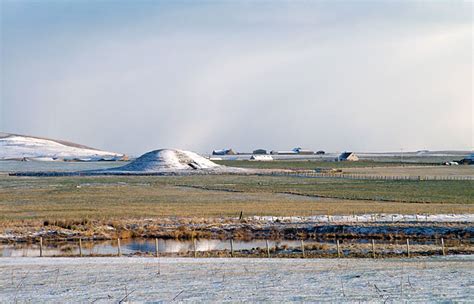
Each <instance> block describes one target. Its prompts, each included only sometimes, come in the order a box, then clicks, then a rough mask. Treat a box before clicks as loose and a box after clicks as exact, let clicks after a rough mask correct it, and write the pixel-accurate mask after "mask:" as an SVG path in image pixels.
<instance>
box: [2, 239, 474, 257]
mask: <svg viewBox="0 0 474 304" xmlns="http://www.w3.org/2000/svg"><path fill="white" fill-rule="evenodd" d="M123 241H125V242H127V240H121V239H120V238H118V239H115V240H112V241H110V243H109V244H108V246H106V245H104V243H103V241H102V242H100V241H94V240H84V241H83V240H82V239H78V240H77V241H75V242H66V243H63V244H62V245H61V246H54V243H49V244H48V243H45V241H44V240H43V238H42V237H40V238H39V239H38V240H36V241H35V242H34V243H32V244H28V247H26V248H27V250H28V253H27V254H25V251H23V255H19V254H16V255H8V254H7V255H5V253H4V255H3V256H30V257H31V256H37V257H88V256H118V257H120V256H136V255H140V256H155V257H176V256H179V257H194V258H198V257H249V258H251V257H260V258H344V257H358V258H388V257H415V256H430V255H442V256H444V255H448V254H449V255H452V254H474V248H473V246H472V240H471V239H447V240H445V239H444V238H434V239H415V238H411V239H410V238H406V239H398V240H391V241H387V240H379V239H362V240H360V239H359V240H355V239H344V238H343V239H337V238H336V239H334V240H332V241H325V242H320V241H314V240H304V239H301V240H291V242H290V243H288V242H285V241H276V240H269V239H266V240H259V245H258V246H250V247H249V246H247V248H242V245H241V244H239V241H235V240H233V239H230V240H226V241H223V240H219V242H220V244H219V246H218V248H209V247H206V246H205V245H203V244H202V243H201V240H199V239H192V240H191V241H188V242H187V245H186V246H184V250H178V251H167V250H163V248H161V249H160V246H159V241H160V240H159V239H147V240H146V241H145V242H146V243H143V244H142V246H137V245H136V244H134V245H132V246H129V245H127V244H126V243H125V246H124V245H123V244H122V242H123ZM207 241H208V240H207ZM236 242H237V243H236ZM14 246H15V245H14V244H10V249H9V250H10V252H12V248H14ZM53 248H54V249H53ZM23 250H25V249H23ZM3 251H5V249H3ZM19 252H21V250H20V251H19ZM17 253H18V252H17Z"/></svg>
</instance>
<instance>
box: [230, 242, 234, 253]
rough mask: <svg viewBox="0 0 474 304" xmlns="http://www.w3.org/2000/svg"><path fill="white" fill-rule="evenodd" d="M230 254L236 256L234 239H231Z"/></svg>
mask: <svg viewBox="0 0 474 304" xmlns="http://www.w3.org/2000/svg"><path fill="white" fill-rule="evenodd" d="M230 256H231V257H234V240H233V239H230Z"/></svg>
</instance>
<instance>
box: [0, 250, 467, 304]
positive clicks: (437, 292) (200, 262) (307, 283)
mask: <svg viewBox="0 0 474 304" xmlns="http://www.w3.org/2000/svg"><path fill="white" fill-rule="evenodd" d="M0 274H1V275H0V303H13V302H19V303H24V302H28V303H32V302H35V303H38V302H48V303H72V302H74V303H120V301H128V302H134V303H136V302H164V303H168V302H213V303H220V302H243V301H251V302H351V303H356V302H373V303H399V302H405V301H407V302H420V303H421V302H423V303H426V302H470V301H472V299H473V298H474V257H472V256H456V257H435V258H434V257H432V258H412V259H383V260H371V259H340V260H337V259H238V258H236V259H229V258H217V259H215V258H210V259H192V258H137V257H135V258H127V257H123V258H0ZM127 295H128V296H127Z"/></svg>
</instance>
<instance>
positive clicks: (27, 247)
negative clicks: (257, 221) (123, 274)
mask: <svg viewBox="0 0 474 304" xmlns="http://www.w3.org/2000/svg"><path fill="white" fill-rule="evenodd" d="M268 243H269V246H270V247H274V246H279V247H281V246H288V247H294V248H299V246H300V244H301V243H300V241H268ZM312 243H317V242H316V241H314V242H311V241H307V242H305V244H308V245H310V244H312ZM265 246H266V242H265V240H252V241H234V243H233V247H234V250H236V251H238V250H250V249H253V248H258V247H260V248H265ZM230 247H231V245H230V241H229V240H224V241H222V240H211V239H200V240H196V250H197V251H212V250H230ZM193 250H194V243H193V241H192V240H170V239H158V252H160V253H179V252H189V251H193ZM117 251H118V246H117V241H100V242H98V241H96V242H87V241H83V242H82V253H83V254H84V255H89V254H99V255H106V254H116V253H117ZM121 251H122V253H123V254H134V253H147V252H148V253H153V252H155V240H154V239H129V240H121ZM68 254H69V255H78V254H79V245H78V243H75V242H68V243H63V244H48V243H46V242H45V244H44V245H43V256H58V255H68ZM39 255H40V249H39V245H38V244H36V243H35V244H26V243H18V244H0V256H2V257H35V256H39Z"/></svg>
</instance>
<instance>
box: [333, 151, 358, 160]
mask: <svg viewBox="0 0 474 304" xmlns="http://www.w3.org/2000/svg"><path fill="white" fill-rule="evenodd" d="M358 160H359V157H358V156H357V155H355V153H354V152H343V153H341V155H339V157H338V158H336V161H358Z"/></svg>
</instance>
